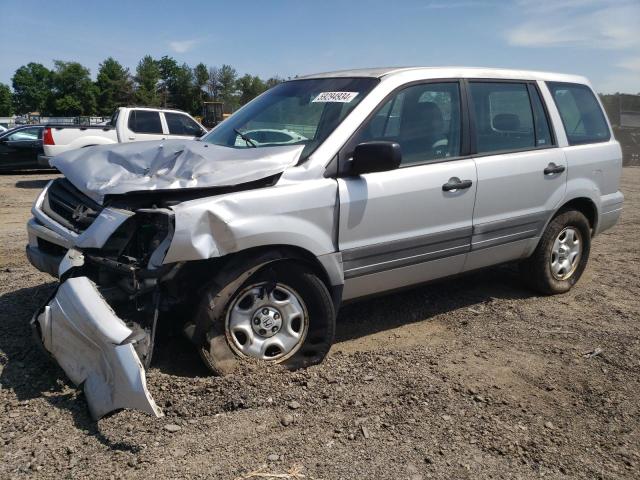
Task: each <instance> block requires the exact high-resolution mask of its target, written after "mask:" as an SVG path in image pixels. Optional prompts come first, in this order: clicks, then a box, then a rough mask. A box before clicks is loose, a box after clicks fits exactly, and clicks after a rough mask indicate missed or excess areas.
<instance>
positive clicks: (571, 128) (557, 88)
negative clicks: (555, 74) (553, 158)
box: [547, 82, 611, 145]
mask: <svg viewBox="0 0 640 480" xmlns="http://www.w3.org/2000/svg"><path fill="white" fill-rule="evenodd" d="M547 85H548V87H549V90H550V91H551V95H552V96H553V100H554V101H555V103H556V106H557V107H558V111H559V112H560V117H561V118H562V124H563V125H564V130H565V132H566V134H567V140H568V141H569V145H584V144H587V143H599V142H606V141H608V140H609V139H610V138H611V133H610V132H609V126H608V125H607V121H606V119H605V116H604V113H603V112H602V109H601V108H600V104H599V103H598V100H597V99H596V97H595V95H594V94H593V91H592V90H591V89H590V88H589V87H587V86H586V85H579V84H574V83H556V82H547Z"/></svg>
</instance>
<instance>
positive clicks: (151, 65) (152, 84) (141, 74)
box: [135, 55, 160, 107]
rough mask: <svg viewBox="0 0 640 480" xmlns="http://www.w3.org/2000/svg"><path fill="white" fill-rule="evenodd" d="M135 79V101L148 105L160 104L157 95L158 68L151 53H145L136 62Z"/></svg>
mask: <svg viewBox="0 0 640 480" xmlns="http://www.w3.org/2000/svg"><path fill="white" fill-rule="evenodd" d="M135 81H136V85H137V89H136V95H135V96H136V101H137V102H138V103H140V104H141V105H146V106H148V107H158V106H160V97H159V96H158V83H159V82H160V68H159V67H158V62H156V61H155V60H154V59H153V58H151V55H146V56H145V57H143V58H142V60H140V62H138V66H137V67H136V76H135Z"/></svg>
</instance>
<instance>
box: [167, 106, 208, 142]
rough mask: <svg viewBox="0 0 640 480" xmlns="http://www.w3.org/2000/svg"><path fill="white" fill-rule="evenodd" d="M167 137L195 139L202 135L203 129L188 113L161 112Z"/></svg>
mask: <svg viewBox="0 0 640 480" xmlns="http://www.w3.org/2000/svg"><path fill="white" fill-rule="evenodd" d="M163 114H164V118H165V122H166V124H167V131H168V132H169V138H188V139H195V138H199V137H201V136H202V134H203V133H205V131H204V130H203V128H202V127H201V126H200V125H198V123H197V122H196V121H195V120H193V119H192V118H191V117H190V116H189V115H185V114H184V113H178V112H163Z"/></svg>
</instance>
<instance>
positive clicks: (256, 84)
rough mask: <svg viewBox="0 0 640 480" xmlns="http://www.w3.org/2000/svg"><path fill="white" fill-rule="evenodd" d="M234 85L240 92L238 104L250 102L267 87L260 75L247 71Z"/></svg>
mask: <svg viewBox="0 0 640 480" xmlns="http://www.w3.org/2000/svg"><path fill="white" fill-rule="evenodd" d="M236 86H237V89H238V90H239V92H240V99H239V100H240V105H244V104H245V103H248V102H250V101H251V100H253V99H254V98H256V97H257V96H258V95H260V94H261V93H262V92H264V91H265V90H266V89H267V86H266V84H265V83H264V82H263V81H262V80H261V79H260V77H258V76H256V75H249V74H248V73H247V74H246V75H244V76H242V77H240V78H239V79H238V81H237V84H236Z"/></svg>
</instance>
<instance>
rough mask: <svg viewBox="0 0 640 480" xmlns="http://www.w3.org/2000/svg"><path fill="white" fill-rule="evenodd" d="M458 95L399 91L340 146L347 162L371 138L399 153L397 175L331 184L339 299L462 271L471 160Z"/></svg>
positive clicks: (454, 88) (433, 88)
mask: <svg viewBox="0 0 640 480" xmlns="http://www.w3.org/2000/svg"><path fill="white" fill-rule="evenodd" d="M460 98H461V94H460V85H459V82H457V81H451V82H440V83H424V84H419V85H413V86H410V87H406V88H404V89H401V90H399V91H397V92H395V93H394V94H393V95H391V96H390V97H389V98H388V99H387V100H385V101H383V103H382V105H381V106H380V107H379V108H378V110H377V111H376V112H375V114H374V115H373V116H372V118H371V119H370V120H369V121H368V122H367V123H365V125H363V127H361V129H360V130H359V132H358V133H357V134H356V135H355V137H354V139H353V140H352V141H350V142H349V145H347V147H345V148H346V149H347V154H346V155H345V156H347V157H348V150H349V149H351V148H354V147H355V145H357V144H358V143H361V142H365V141H372V140H385V141H393V142H398V143H399V144H400V146H401V150H402V164H401V167H400V168H399V169H397V170H393V171H388V172H376V173H369V174H364V175H360V176H355V177H345V178H340V179H338V187H339V196H340V220H339V225H338V228H339V232H338V244H339V249H340V251H341V253H342V261H343V269H344V276H345V289H344V292H343V298H344V299H345V300H346V299H349V298H355V297H360V296H364V295H368V294H372V293H376V292H379V291H385V290H391V289H394V288H399V287H403V286H407V285H412V284H417V283H420V282H424V281H427V280H430V279H433V278H438V277H442V276H447V275H451V274H455V273H458V272H460V271H461V270H462V268H463V265H464V261H465V258H466V254H467V252H468V250H469V246H470V241H471V229H472V214H473V204H474V199H475V191H476V170H475V164H474V161H473V160H472V159H469V158H460V157H461V154H462V147H461V144H462V140H461V139H462V125H463V123H464V122H463V121H462V110H461V107H460V105H461V102H460ZM341 155H342V153H341Z"/></svg>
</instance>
